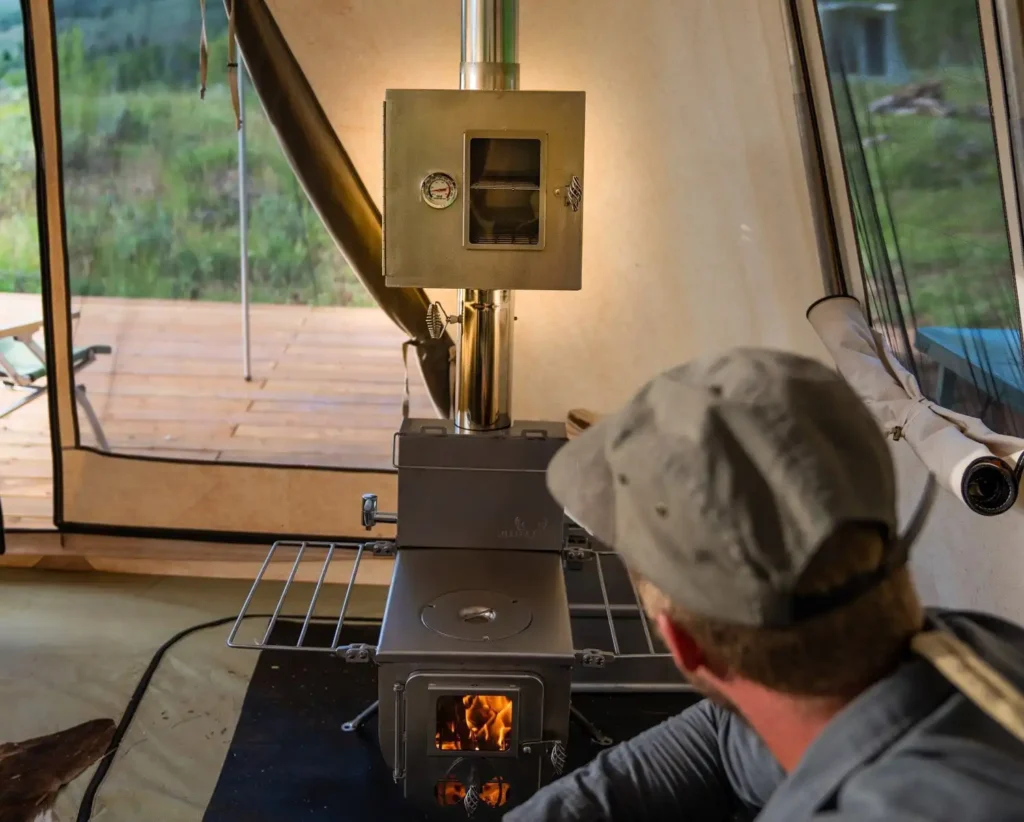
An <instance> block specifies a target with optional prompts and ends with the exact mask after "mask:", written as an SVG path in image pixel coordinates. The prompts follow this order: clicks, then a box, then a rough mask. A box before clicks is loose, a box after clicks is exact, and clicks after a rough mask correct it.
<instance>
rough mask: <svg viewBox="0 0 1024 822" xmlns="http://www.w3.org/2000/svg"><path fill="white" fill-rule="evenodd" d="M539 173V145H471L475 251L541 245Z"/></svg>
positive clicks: (501, 141)
mask: <svg viewBox="0 0 1024 822" xmlns="http://www.w3.org/2000/svg"><path fill="white" fill-rule="evenodd" d="M540 171H541V144H540V140H536V139H511V138H498V137H474V138H472V139H471V140H470V141H469V242H470V244H471V245H538V244H539V243H540Z"/></svg>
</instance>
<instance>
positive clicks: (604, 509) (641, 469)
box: [548, 348, 933, 627]
mask: <svg viewBox="0 0 1024 822" xmlns="http://www.w3.org/2000/svg"><path fill="white" fill-rule="evenodd" d="M548 487H549V488H550V490H551V493H552V494H553V495H554V497H555V499H557V500H558V501H559V502H560V503H561V504H562V505H563V506H564V508H565V511H566V514H567V515H568V516H569V517H571V518H572V519H573V520H574V521H575V522H576V523H577V524H579V525H580V526H581V527H583V528H584V529H585V530H587V531H589V532H590V534H591V535H592V536H593V537H595V538H596V539H597V540H598V541H600V542H602V543H604V544H605V545H607V546H610V547H612V548H614V549H615V550H616V551H618V553H619V554H620V555H621V556H622V558H623V560H624V561H625V562H626V564H627V565H628V566H629V567H630V568H631V569H633V570H634V571H635V572H637V573H639V574H641V575H642V576H644V577H645V578H647V579H648V580H650V581H651V582H652V583H653V584H654V585H656V586H657V587H658V588H659V589H660V590H661V591H663V592H664V593H665V594H666V595H667V596H668V597H669V598H670V599H671V600H672V601H673V602H675V603H676V604H678V605H679V606H681V607H683V608H685V609H687V610H689V611H692V612H693V613H696V614H702V615H705V616H707V617H711V618H715V619H719V620H722V621H725V622H730V623H734V624H742V625H750V626H758V627H783V626H786V625H791V624H794V623H796V622H799V621H800V620H801V619H804V618H808V617H811V616H814V615H816V614H819V613H822V612H823V611H825V610H828V609H829V608H831V607H836V606H838V605H839V604H842V603H843V602H846V601H849V600H850V599H852V598H853V597H855V596H858V595H859V594H860V593H862V592H863V591H865V590H866V589H867V588H868V587H870V586H871V585H873V584H875V583H876V582H878V581H880V580H881V579H883V578H884V577H885V576H887V575H888V573H889V572H890V571H891V570H892V569H894V568H897V567H900V566H902V565H904V564H905V563H906V561H907V553H908V550H909V543H910V541H911V539H908V538H901V537H900V536H899V535H898V521H897V512H896V477H895V472H894V469H893V464H892V458H891V456H890V454H889V448H888V446H887V444H886V441H885V438H884V436H883V434H882V431H881V429H880V428H879V426H878V424H877V423H876V421H875V419H874V417H873V416H872V415H871V412H870V411H869V410H868V409H867V407H866V406H865V405H864V404H863V403H862V402H861V400H860V399H859V398H858V397H857V395H856V394H855V393H854V391H853V389H852V388H850V386H849V385H847V383H846V382H845V381H844V380H843V379H842V378H841V377H840V376H839V375H838V374H837V373H836V372H835V371H833V370H832V369H831V368H828V367H827V366H825V365H823V364H822V363H820V362H817V361H815V360H812V359H808V358H806V357H801V356H797V355H795V354H790V353H784V352H780V351H771V350H764V349H752V348H740V349H735V350H733V351H730V352H728V353H726V354H724V355H722V356H717V357H714V358H708V359H700V360H696V361H693V362H690V363H687V364H685V365H681V366H678V367H676V368H672V369H670V370H669V371H666V372H665V373H663V374H661V375H660V376H658V377H656V378H654V379H653V380H651V381H650V382H649V383H648V384H647V385H645V386H644V387H643V388H642V389H641V390H640V392H639V393H638V394H637V395H636V396H635V397H633V399H632V400H630V401H629V402H628V403H627V404H626V405H625V407H624V408H622V409H621V410H619V411H618V412H617V413H614V414H612V415H610V416H608V417H605V418H604V419H602V420H601V421H600V422H598V423H596V424H595V425H593V426H591V427H590V428H589V429H587V430H586V431H585V432H583V433H582V434H581V435H580V436H579V437H578V438H576V439H574V440H572V441H570V442H569V443H568V444H566V445H565V446H563V447H562V448H561V449H560V450H559V451H558V453H557V454H555V457H554V458H553V459H552V461H551V464H550V466H549V468H548ZM931 493H933V483H930V484H929V494H928V503H929V504H930V502H931ZM924 513H926V510H925V512H924ZM919 514H921V510H920V509H919ZM915 519H919V518H918V517H915ZM853 523H864V524H874V525H877V526H878V527H879V529H880V531H881V532H882V534H883V535H884V537H885V538H886V540H887V544H888V546H889V551H888V556H887V559H886V561H885V562H884V563H883V567H882V568H881V569H879V570H878V571H876V572H873V573H872V574H870V575H864V577H862V578H858V579H855V580H851V581H850V583H849V584H848V585H844V586H843V587H842V590H839V591H836V592H832V593H829V594H828V595H827V596H825V597H817V596H816V597H807V596H797V595H796V594H795V587H796V585H797V584H798V582H799V580H800V576H801V574H802V572H803V571H804V569H805V568H806V567H807V565H808V563H809V562H810V560H811V559H812V558H813V557H814V554H815V552H816V551H817V550H818V548H819V546H821V544H822V543H823V542H824V541H825V540H826V539H827V538H828V537H829V536H831V535H832V534H833V533H835V532H836V531H837V529H839V528H840V527H841V526H843V525H846V524H853ZM919 527H920V522H918V523H917V524H916V525H915V526H914V533H915V534H916V531H917V530H918V529H919ZM911 538H912V537H911Z"/></svg>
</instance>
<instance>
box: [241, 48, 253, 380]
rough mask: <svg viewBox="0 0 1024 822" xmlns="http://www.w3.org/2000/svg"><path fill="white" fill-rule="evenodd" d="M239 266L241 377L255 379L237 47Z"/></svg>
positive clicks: (243, 130) (242, 79) (242, 99)
mask: <svg viewBox="0 0 1024 822" xmlns="http://www.w3.org/2000/svg"><path fill="white" fill-rule="evenodd" d="M238 112H239V120H240V126H239V129H238V236H239V246H240V247H239V255H238V263H239V265H238V268H239V278H240V280H241V293H242V376H243V377H244V378H245V380H246V382H248V381H250V380H252V351H251V346H250V343H249V199H248V193H247V186H246V182H245V62H244V60H243V58H242V50H241V47H239V49H238Z"/></svg>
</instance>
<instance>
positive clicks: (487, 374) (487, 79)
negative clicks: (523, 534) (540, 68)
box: [454, 0, 519, 431]
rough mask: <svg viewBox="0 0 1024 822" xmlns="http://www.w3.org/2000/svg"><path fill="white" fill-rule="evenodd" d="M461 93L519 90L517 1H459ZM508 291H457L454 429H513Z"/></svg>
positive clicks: (511, 308)
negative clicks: (459, 334)
mask: <svg viewBox="0 0 1024 822" xmlns="http://www.w3.org/2000/svg"><path fill="white" fill-rule="evenodd" d="M459 88H461V89H466V90H474V91H481V90H483V91H514V90H516V89H518V88H519V0H462V61H461V66H460V71H459ZM513 311H514V294H513V292H512V291H511V290H507V289H503V290H500V291H483V290H480V289H475V288H466V289H459V316H460V317H461V318H462V322H461V323H460V325H459V328H460V329H461V339H460V341H459V348H458V355H457V360H456V378H455V414H454V419H455V425H456V426H457V427H458V428H461V429H464V430H469V431H495V430H499V429H502V428H508V427H509V426H510V425H511V424H512V415H511V406H512V331H513V328H512V324H513V322H514V320H515V317H514V315H513Z"/></svg>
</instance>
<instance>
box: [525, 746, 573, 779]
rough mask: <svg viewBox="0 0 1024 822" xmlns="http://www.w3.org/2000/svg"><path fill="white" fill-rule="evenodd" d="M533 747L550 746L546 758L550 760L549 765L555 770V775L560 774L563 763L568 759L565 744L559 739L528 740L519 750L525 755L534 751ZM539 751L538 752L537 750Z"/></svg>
mask: <svg viewBox="0 0 1024 822" xmlns="http://www.w3.org/2000/svg"><path fill="white" fill-rule="evenodd" d="M534 748H550V749H551V750H550V752H549V753H548V760H549V761H550V762H551V767H552V768H554V770H555V775H556V776H561V775H562V772H563V771H564V770H565V764H566V762H568V761H569V755H568V753H567V752H566V750H565V745H564V744H563V743H562V741H561V740H558V739H548V740H540V741H538V742H529V743H527V744H526V745H523V746H522V748H520V750H521V752H522V753H523V754H525V755H527V756H529V755H530V754H532V753H534ZM538 753H539V752H538Z"/></svg>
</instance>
